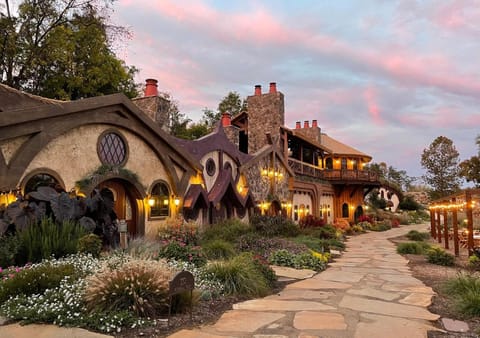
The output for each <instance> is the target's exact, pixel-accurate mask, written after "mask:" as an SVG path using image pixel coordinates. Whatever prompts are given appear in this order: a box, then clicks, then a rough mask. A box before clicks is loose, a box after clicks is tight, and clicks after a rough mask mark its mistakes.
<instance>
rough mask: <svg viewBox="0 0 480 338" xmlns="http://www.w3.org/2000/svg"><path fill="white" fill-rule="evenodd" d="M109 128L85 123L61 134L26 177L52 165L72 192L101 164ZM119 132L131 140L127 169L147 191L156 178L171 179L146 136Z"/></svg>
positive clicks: (39, 157) (34, 160) (36, 158)
mask: <svg viewBox="0 0 480 338" xmlns="http://www.w3.org/2000/svg"><path fill="white" fill-rule="evenodd" d="M107 129H109V126H106V125H92V126H83V127H80V128H76V129H74V130H71V131H69V132H67V133H65V134H63V135H61V136H59V137H57V138H56V139H55V140H54V141H52V142H50V143H49V144H47V146H46V147H45V148H44V149H42V150H41V151H40V152H39V153H38V154H37V156H35V158H34V159H33V160H32V162H30V164H29V165H28V167H27V168H26V170H25V173H24V175H23V176H22V180H23V177H25V176H26V175H28V173H30V172H32V171H33V170H35V169H38V168H49V169H51V170H53V171H55V172H57V173H58V174H59V175H60V177H61V178H62V179H63V181H64V183H65V188H66V190H67V191H69V190H70V189H72V188H74V187H75V182H76V181H78V180H79V179H82V178H83V177H85V176H86V175H88V174H90V173H92V172H93V171H95V170H96V169H97V168H98V167H99V166H100V165H101V162H100V159H99V158H98V155H97V141H98V136H99V135H100V134H101V133H102V132H104V131H105V130H107ZM118 131H119V132H120V133H121V134H122V135H123V136H124V137H125V139H126V140H127V143H128V148H129V154H128V161H127V163H126V165H125V166H124V168H126V169H128V170H130V171H132V172H134V173H136V174H137V175H138V178H139V181H140V183H141V185H142V186H143V187H144V188H145V190H149V189H150V185H151V184H152V183H153V182H154V181H155V180H158V179H164V180H165V181H167V182H169V181H170V180H169V179H168V177H167V174H166V170H165V167H164V165H163V164H162V162H160V160H159V159H158V157H157V156H156V154H155V153H154V152H153V150H152V149H151V148H150V147H148V145H147V144H145V143H144V141H143V140H142V139H140V138H139V137H138V136H136V135H134V134H132V133H130V132H129V131H127V130H122V129H118ZM169 183H170V182H169Z"/></svg>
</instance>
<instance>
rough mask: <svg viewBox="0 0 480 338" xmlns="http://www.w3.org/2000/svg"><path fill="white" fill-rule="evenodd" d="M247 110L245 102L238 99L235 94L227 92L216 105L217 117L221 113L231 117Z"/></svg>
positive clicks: (238, 96)
mask: <svg viewBox="0 0 480 338" xmlns="http://www.w3.org/2000/svg"><path fill="white" fill-rule="evenodd" d="M245 110H247V101H246V100H242V99H240V94H238V93H237V92H229V93H228V94H227V96H225V97H224V98H223V99H222V101H220V103H219V104H218V113H217V114H218V116H220V115H221V113H230V114H231V115H232V116H235V115H237V114H239V113H240V112H242V111H245Z"/></svg>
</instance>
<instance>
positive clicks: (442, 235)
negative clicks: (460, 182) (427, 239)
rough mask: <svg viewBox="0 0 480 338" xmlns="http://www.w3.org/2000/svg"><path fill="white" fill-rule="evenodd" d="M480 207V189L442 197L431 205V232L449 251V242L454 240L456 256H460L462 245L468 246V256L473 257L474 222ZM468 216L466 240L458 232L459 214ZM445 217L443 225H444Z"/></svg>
mask: <svg viewBox="0 0 480 338" xmlns="http://www.w3.org/2000/svg"><path fill="white" fill-rule="evenodd" d="M478 206H480V189H466V190H463V191H461V192H459V193H456V194H453V195H450V196H446V197H442V198H439V199H437V200H434V201H432V202H431V203H430V206H429V209H430V225H431V227H430V232H431V235H432V237H433V238H435V239H437V240H438V243H442V239H443V242H444V247H445V249H449V241H450V240H451V239H453V246H454V251H455V256H459V254H460V246H459V245H460V244H462V245H463V246H466V248H467V249H468V255H469V256H470V255H472V253H473V248H474V247H475V242H474V231H473V221H474V217H477V218H478V216H479V215H480V214H479V215H477V213H479V212H480V211H477V210H476V209H477V208H476V207H478ZM459 213H462V214H465V216H466V219H465V221H466V223H467V230H466V231H465V233H466V235H467V236H466V238H463V234H459V232H458V225H459V224H458V214H459ZM450 215H451V218H450V220H451V228H449V216H450ZM442 216H443V224H441V223H442Z"/></svg>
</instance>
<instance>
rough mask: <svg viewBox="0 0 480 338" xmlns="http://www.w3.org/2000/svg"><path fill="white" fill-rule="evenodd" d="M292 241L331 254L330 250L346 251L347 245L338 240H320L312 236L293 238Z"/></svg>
mask: <svg viewBox="0 0 480 338" xmlns="http://www.w3.org/2000/svg"><path fill="white" fill-rule="evenodd" d="M292 241H294V242H296V243H300V244H305V245H306V246H307V247H308V248H309V249H312V250H315V251H317V252H330V249H337V250H345V243H343V242H342V241H340V240H338V239H333V238H331V239H319V238H316V237H311V236H304V235H302V236H298V237H295V238H292Z"/></svg>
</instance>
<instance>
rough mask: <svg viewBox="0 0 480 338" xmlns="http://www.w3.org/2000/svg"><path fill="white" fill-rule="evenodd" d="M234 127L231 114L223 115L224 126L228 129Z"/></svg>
mask: <svg viewBox="0 0 480 338" xmlns="http://www.w3.org/2000/svg"><path fill="white" fill-rule="evenodd" d="M231 125H232V117H231V116H230V113H222V126H223V127H228V126H231Z"/></svg>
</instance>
